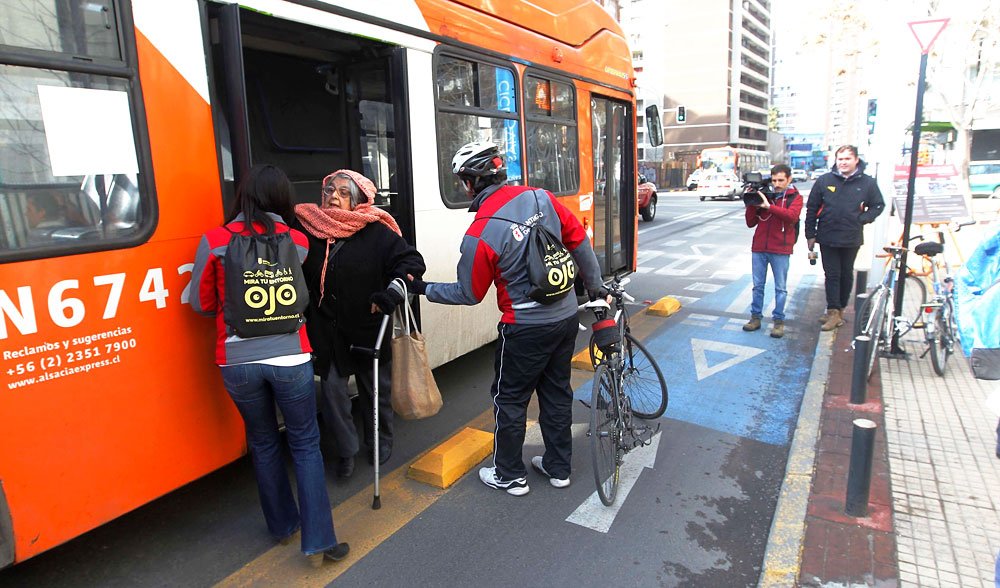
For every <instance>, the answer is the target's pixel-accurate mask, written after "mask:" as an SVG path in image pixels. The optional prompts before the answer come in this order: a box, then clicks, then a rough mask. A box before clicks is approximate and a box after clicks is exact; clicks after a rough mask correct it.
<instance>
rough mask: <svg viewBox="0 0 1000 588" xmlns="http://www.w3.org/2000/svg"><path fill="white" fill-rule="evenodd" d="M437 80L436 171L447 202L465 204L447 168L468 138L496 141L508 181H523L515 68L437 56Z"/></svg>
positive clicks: (449, 169) (465, 200)
mask: <svg viewBox="0 0 1000 588" xmlns="http://www.w3.org/2000/svg"><path fill="white" fill-rule="evenodd" d="M435 79H436V82H437V83H436V85H437V102H438V113H437V131H438V153H440V154H441V157H440V162H439V171H440V179H441V191H442V194H441V195H442V198H443V199H444V202H445V204H446V205H448V206H451V207H455V208H458V207H462V206H468V205H469V202H470V200H469V197H468V196H467V195H466V194H465V190H463V189H462V187H461V186H460V185H459V183H458V180H457V179H456V178H455V175H454V174H453V173H452V172H451V156H452V155H454V153H455V152H456V151H458V148H459V147H461V146H462V145H464V144H466V143H469V142H471V141H493V142H494V143H496V144H497V146H499V148H500V151H501V152H502V153H503V154H504V158H505V160H506V163H507V181H508V182H509V183H512V184H520V183H522V182H523V175H522V173H521V169H522V160H521V143H520V136H521V135H520V129H519V128H518V120H517V118H518V117H517V112H518V111H517V91H516V90H517V83H516V77H515V75H514V70H513V69H510V68H506V67H498V66H495V65H491V64H488V63H482V62H478V61H470V60H468V59H461V58H458V57H452V56H450V55H441V56H439V58H438V62H437V67H436V71H435Z"/></svg>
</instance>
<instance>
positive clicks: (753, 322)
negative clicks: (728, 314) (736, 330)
mask: <svg viewBox="0 0 1000 588" xmlns="http://www.w3.org/2000/svg"><path fill="white" fill-rule="evenodd" d="M758 329H760V317H759V316H752V317H750V320H749V321H747V324H745V325H743V330H744V331H756V330H758Z"/></svg>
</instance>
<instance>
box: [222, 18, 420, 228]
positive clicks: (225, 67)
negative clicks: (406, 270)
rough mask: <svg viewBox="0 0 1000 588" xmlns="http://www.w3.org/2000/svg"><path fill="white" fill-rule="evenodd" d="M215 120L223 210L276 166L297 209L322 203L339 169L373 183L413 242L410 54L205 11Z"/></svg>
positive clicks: (302, 26)
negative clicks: (262, 168) (248, 177)
mask: <svg viewBox="0 0 1000 588" xmlns="http://www.w3.org/2000/svg"><path fill="white" fill-rule="evenodd" d="M206 7H207V17H208V20H209V27H208V30H209V31H210V35H211V38H210V43H209V45H210V49H211V71H212V78H213V79H212V87H213V92H214V95H213V116H214V119H215V124H216V139H217V143H218V149H219V161H220V166H221V169H220V177H221V178H222V179H223V182H222V187H223V190H222V192H223V200H224V204H225V206H226V210H228V207H229V204H230V203H231V202H232V199H233V197H234V195H235V186H236V185H238V183H239V180H240V177H242V176H243V175H244V174H246V172H247V170H248V169H249V168H250V166H252V165H253V164H255V163H270V164H274V165H276V166H278V167H280V168H281V169H283V170H284V171H285V173H287V174H288V177H289V178H290V179H291V181H292V183H293V184H294V186H295V193H296V202H300V203H301V202H313V203H317V204H318V203H319V201H320V192H321V184H322V181H323V178H324V177H325V176H326V175H328V174H329V173H331V172H333V171H335V170H338V169H344V168H346V169H352V170H355V171H358V172H360V173H362V174H364V175H365V176H367V177H368V178H370V179H371V180H372V181H373V182H374V183H375V187H376V190H377V196H376V204H377V205H379V206H381V207H383V208H385V209H386V210H388V211H389V212H390V213H391V214H392V215H393V216H394V217H395V218H396V222H397V223H398V224H399V227H400V229H401V230H402V231H403V237H404V238H406V239H407V240H408V241H409V242H410V243H413V241H414V227H413V205H412V203H413V198H412V182H411V179H410V178H411V169H410V164H409V162H410V157H409V144H408V142H407V140H406V133H405V132H400V133H397V132H396V129H401V130H405V129H407V128H409V121H408V120H407V116H408V111H407V107H406V104H407V103H406V99H405V87H406V84H405V68H406V63H405V58H406V55H405V49H403V48H401V47H397V46H394V45H390V44H387V43H382V42H379V41H377V40H374V39H370V38H362V37H355V36H352V35H348V34H345V33H339V32H336V31H330V30H326V29H320V28H317V27H313V26H309V25H305V24H301V23H295V22H291V21H287V20H282V19H279V18H275V17H272V16H269V15H266V14H262V13H260V12H254V11H250V10H246V9H242V8H240V7H239V6H237V5H235V4H226V5H222V4H217V3H214V2H208V3H206Z"/></svg>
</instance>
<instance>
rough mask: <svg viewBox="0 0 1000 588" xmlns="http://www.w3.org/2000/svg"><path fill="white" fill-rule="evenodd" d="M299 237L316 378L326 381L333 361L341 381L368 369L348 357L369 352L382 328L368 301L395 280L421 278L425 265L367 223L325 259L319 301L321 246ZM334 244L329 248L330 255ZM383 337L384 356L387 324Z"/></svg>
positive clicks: (400, 241)
mask: <svg viewBox="0 0 1000 588" xmlns="http://www.w3.org/2000/svg"><path fill="white" fill-rule="evenodd" d="M300 230H302V229H300ZM302 232H304V233H305V234H306V236H307V237H308V238H309V255H308V256H307V257H306V261H305V263H303V264H302V270H303V273H304V274H305V276H306V282H308V284H309V310H308V311H307V313H306V331H307V332H308V334H309V342H310V343H312V348H313V359H314V363H315V368H316V373H317V374H318V375H319V376H320V377H322V378H325V377H326V375H327V374H328V373H329V371H330V362H331V361H333V362H334V363H335V365H336V366H337V371H338V372H340V374H341V375H343V376H346V375H350V374H354V373H355V372H356V370H357V368H358V365H363V366H368V365H369V363H368V362H367V361H365V362H364V363H359V362H358V360H359V359H363V357H362V356H358V355H357V354H353V353H351V352H350V345H351V344H354V345H358V346H362V347H369V348H370V347H372V346H374V344H375V339H376V337H378V330H379V326H381V324H382V317H383V315H382V313H380V312H376V313H375V314H372V312H371V301H370V297H371V295H372V294H374V293H376V292H381V291H383V290H385V289H386V288H387V287H388V286H389V283H390V282H391V281H392V280H393V279H394V278H403V279H406V274H413V275H414V276H417V277H419V276H422V275H423V273H424V270H425V269H426V267H425V266H424V259H423V257H421V255H420V253H419V252H417V250H416V249H415V248H414V247H412V246H411V245H410V244H408V243H407V242H406V241H404V240H403V238H402V237H400V236H399V235H397V234H396V233H394V232H393V231H392V230H391V229H389V228H388V227H386V226H385V225H383V224H382V223H379V222H374V223H371V224H369V225H367V226H365V228H363V229H361V230H359V231H358V232H357V233H355V234H354V235H353V236H351V237H348V238H346V239H343V240H342V241H343V243H344V244H343V245H342V246H341V247H340V249H338V250H337V251H336V253H335V254H334V255H333V256H332V257H331V258H330V261H329V264H328V265H327V268H326V280H325V282H326V284H325V288H324V292H323V298H322V300H321V299H320V293H319V280H320V275H321V273H322V270H323V259H324V257H325V256H326V250H327V246H326V240H325V239H319V238H317V237H314V236H313V235H311V234H309V232H308V231H306V230H302ZM334 243H335V242H334ZM334 243H331V244H330V250H331V251H333V248H334ZM386 331H387V332H386V335H385V339H384V341H383V343H384V344H383V351H385V352H386V353H388V349H389V345H388V341H389V338H390V337H392V330H391V323H390V325H389V328H387V329H386ZM383 357H386V356H385V355H383ZM363 369H368V368H367V367H364V368H363Z"/></svg>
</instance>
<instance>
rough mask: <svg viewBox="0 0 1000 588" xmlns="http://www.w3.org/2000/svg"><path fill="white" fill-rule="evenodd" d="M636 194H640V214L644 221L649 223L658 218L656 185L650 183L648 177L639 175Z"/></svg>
mask: <svg viewBox="0 0 1000 588" xmlns="http://www.w3.org/2000/svg"><path fill="white" fill-rule="evenodd" d="M636 192H637V194H638V208H639V214H641V215H642V220H644V221H646V222H647V223H648V222H650V221H652V220H653V218H654V217H655V216H656V184H654V183H653V182H650V181H648V180H647V179H646V176H644V175H642V174H639V182H638V189H637V190H636Z"/></svg>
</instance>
